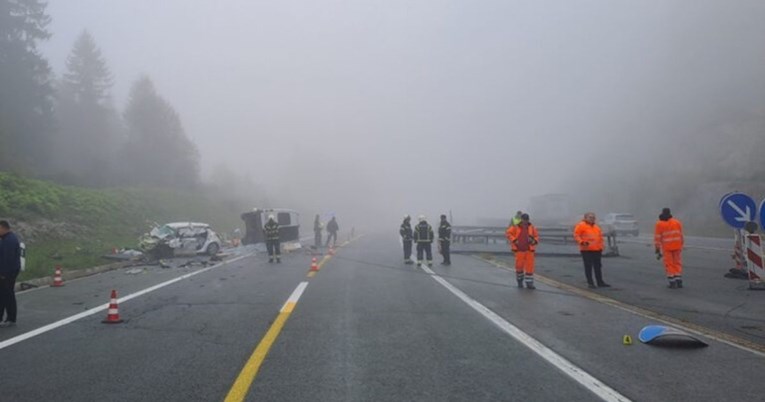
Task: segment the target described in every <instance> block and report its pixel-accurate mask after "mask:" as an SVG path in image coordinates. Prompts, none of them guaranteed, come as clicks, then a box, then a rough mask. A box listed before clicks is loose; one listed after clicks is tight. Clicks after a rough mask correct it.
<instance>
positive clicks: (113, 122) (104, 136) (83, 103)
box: [56, 31, 118, 185]
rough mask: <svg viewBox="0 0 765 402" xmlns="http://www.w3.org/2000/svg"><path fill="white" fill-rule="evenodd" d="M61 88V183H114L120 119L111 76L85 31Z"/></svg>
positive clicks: (59, 91) (68, 66)
mask: <svg viewBox="0 0 765 402" xmlns="http://www.w3.org/2000/svg"><path fill="white" fill-rule="evenodd" d="M66 67H67V71H66V73H64V76H63V79H62V80H61V83H60V85H59V90H58V96H57V100H58V103H57V108H56V111H57V116H58V123H59V129H60V130H59V133H58V136H57V142H56V143H57V147H56V149H57V151H58V152H57V158H56V162H57V166H58V167H59V168H60V173H59V175H58V177H57V178H58V179H59V180H60V181H64V182H70V183H73V184H81V185H105V184H114V180H112V176H113V173H114V172H113V170H114V169H113V160H114V156H115V155H114V152H115V149H116V142H117V130H118V117H117V114H116V112H115V111H114V108H113V107H112V103H111V94H110V89H111V87H112V83H113V80H112V75H111V73H110V71H109V67H108V66H107V65H106V60H105V59H104V57H103V56H102V55H101V51H100V50H99V49H98V47H97V46H96V43H95V41H94V40H93V37H92V36H91V35H90V34H89V33H88V32H87V31H84V32H83V33H82V34H80V36H79V38H78V39H77V41H76V42H75V44H74V47H73V48H72V52H71V53H70V54H69V57H68V58H67V62H66Z"/></svg>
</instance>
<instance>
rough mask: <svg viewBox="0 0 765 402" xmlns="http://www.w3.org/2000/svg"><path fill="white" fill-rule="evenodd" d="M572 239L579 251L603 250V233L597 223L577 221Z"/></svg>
mask: <svg viewBox="0 0 765 402" xmlns="http://www.w3.org/2000/svg"><path fill="white" fill-rule="evenodd" d="M574 240H575V241H576V243H577V244H578V245H579V250H581V251H603V233H602V232H601V231H600V226H598V224H597V223H593V224H592V225H590V224H589V223H587V222H585V221H581V222H579V223H578V224H577V225H576V227H575V228H574ZM584 243H587V244H586V245H585V244H584Z"/></svg>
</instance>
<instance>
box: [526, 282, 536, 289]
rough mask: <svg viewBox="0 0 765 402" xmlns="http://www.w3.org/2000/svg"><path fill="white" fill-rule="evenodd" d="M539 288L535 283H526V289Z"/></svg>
mask: <svg viewBox="0 0 765 402" xmlns="http://www.w3.org/2000/svg"><path fill="white" fill-rule="evenodd" d="M536 288H537V287H536V286H534V282H526V289H536Z"/></svg>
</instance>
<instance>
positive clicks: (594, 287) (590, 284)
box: [587, 283, 598, 289]
mask: <svg viewBox="0 0 765 402" xmlns="http://www.w3.org/2000/svg"><path fill="white" fill-rule="evenodd" d="M587 287H588V288H590V289H597V288H598V287H597V286H595V284H594V283H588V284H587Z"/></svg>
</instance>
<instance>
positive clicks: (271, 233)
mask: <svg viewBox="0 0 765 402" xmlns="http://www.w3.org/2000/svg"><path fill="white" fill-rule="evenodd" d="M263 233H264V234H265V236H266V250H268V262H269V263H273V262H274V256H276V263H277V264H279V263H281V262H282V258H281V257H282V250H281V244H280V241H279V223H278V222H276V218H274V216H273V215H269V216H268V222H266V224H265V225H264V226H263Z"/></svg>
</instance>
